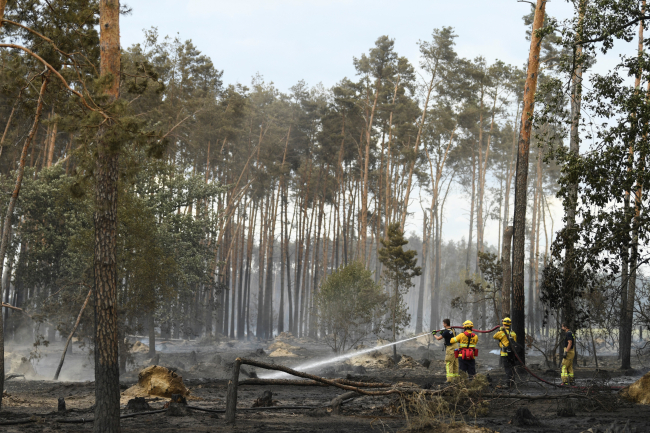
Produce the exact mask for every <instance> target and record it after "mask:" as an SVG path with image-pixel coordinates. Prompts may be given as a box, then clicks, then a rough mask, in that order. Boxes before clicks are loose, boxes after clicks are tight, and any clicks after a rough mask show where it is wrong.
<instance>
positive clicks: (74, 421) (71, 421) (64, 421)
mask: <svg viewBox="0 0 650 433" xmlns="http://www.w3.org/2000/svg"><path fill="white" fill-rule="evenodd" d="M163 412H167V409H159V410H152V411H149V412H136V413H129V414H125V415H120V419H124V418H133V417H135V416H142V415H154V414H157V413H163ZM54 421H56V422H58V423H62V424H85V423H87V422H94V421H95V419H94V418H88V419H86V418H81V419H55V420H54Z"/></svg>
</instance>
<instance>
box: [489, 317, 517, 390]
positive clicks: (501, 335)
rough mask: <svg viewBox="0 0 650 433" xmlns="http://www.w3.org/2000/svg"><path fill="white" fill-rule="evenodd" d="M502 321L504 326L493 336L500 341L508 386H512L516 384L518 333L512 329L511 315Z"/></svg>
mask: <svg viewBox="0 0 650 433" xmlns="http://www.w3.org/2000/svg"><path fill="white" fill-rule="evenodd" d="M501 323H502V325H503V326H501V328H500V329H499V332H497V333H496V334H494V336H493V337H492V338H494V339H495V340H497V341H498V342H499V348H500V349H501V359H503V368H504V369H505V372H506V381H507V386H508V388H510V387H511V386H513V385H514V384H515V370H514V367H515V352H514V347H513V344H514V343H515V342H516V341H517V334H515V333H514V332H513V331H512V330H511V329H510V326H511V325H512V320H510V318H509V317H506V318H505V319H503V321H502V322H501Z"/></svg>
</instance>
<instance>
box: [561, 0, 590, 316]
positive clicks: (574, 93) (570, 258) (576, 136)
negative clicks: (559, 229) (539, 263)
mask: <svg viewBox="0 0 650 433" xmlns="http://www.w3.org/2000/svg"><path fill="white" fill-rule="evenodd" d="M586 6H587V0H581V1H580V5H579V8H580V11H579V14H580V17H579V20H580V28H578V42H579V40H580V39H581V34H582V28H581V27H582V22H583V20H584V14H585V7H586ZM575 56H576V59H575V62H576V69H575V71H574V73H573V77H572V78H571V87H572V89H571V133H570V138H569V152H570V153H571V156H572V157H573V158H578V157H579V156H580V131H579V128H580V108H581V101H582V62H583V59H582V45H576V53H575ZM568 196H569V200H568V203H567V204H566V205H565V208H566V228H565V231H566V235H565V236H566V239H567V240H566V243H567V246H566V259H565V262H564V270H563V271H564V276H563V278H564V281H563V286H564V289H565V290H568V291H569V293H572V292H574V290H575V288H574V285H575V283H574V279H575V278H574V273H575V262H574V256H575V248H574V244H575V224H576V208H577V205H578V182H577V179H576V180H575V181H573V182H571V183H570V184H569V194H568ZM569 297H570V298H571V299H573V296H571V295H570V294H569ZM573 310H574V308H573V302H570V303H566V305H565V306H564V308H563V310H562V319H563V321H566V322H568V323H567V325H569V328H570V329H575V323H574V320H573V318H574V316H575V314H574V311H573Z"/></svg>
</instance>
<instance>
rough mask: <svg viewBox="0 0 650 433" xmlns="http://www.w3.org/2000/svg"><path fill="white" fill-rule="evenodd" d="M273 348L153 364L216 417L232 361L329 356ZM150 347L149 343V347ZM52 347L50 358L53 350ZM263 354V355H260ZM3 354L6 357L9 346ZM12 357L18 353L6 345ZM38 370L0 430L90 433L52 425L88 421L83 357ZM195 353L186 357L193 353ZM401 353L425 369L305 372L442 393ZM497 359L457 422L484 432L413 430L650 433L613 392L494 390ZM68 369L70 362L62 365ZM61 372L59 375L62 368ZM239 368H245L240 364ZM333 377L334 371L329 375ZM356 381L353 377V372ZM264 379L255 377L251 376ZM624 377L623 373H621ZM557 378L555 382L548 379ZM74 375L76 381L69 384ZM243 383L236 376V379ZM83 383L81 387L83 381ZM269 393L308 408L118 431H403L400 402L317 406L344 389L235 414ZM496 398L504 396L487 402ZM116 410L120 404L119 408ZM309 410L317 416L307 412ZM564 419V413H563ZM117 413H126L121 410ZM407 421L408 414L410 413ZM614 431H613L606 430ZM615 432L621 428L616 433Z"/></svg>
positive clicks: (535, 386) (252, 392)
mask: <svg viewBox="0 0 650 433" xmlns="http://www.w3.org/2000/svg"><path fill="white" fill-rule="evenodd" d="M271 343H272V342H270V341H269V342H266V343H265V344H262V343H252V342H251V343H244V344H241V343H238V344H233V343H232V342H225V343H223V342H222V343H219V344H207V345H206V344H204V345H201V344H198V343H183V344H177V343H174V344H172V343H169V344H167V345H165V346H164V347H163V346H161V349H162V353H161V354H160V359H159V360H158V361H159V365H164V366H168V367H172V368H175V369H177V372H178V373H179V374H181V375H182V376H183V378H184V381H185V384H186V385H187V386H188V388H190V390H191V397H190V398H189V399H188V404H190V405H192V406H195V407H200V408H205V409H216V410H222V409H224V408H225V397H226V390H227V379H228V378H229V376H230V366H231V363H232V361H233V360H234V358H235V357H237V356H242V357H250V358H254V359H257V360H260V361H263V362H270V363H276V364H282V365H287V366H296V365H300V364H301V363H304V362H305V361H309V360H312V359H323V358H326V357H331V356H332V354H331V352H330V351H329V350H328V349H327V348H326V347H322V346H319V345H316V344H314V343H311V342H309V341H306V340H294V341H291V344H292V345H294V346H295V347H301V349H298V350H293V352H294V353H296V354H299V356H298V357H294V358H273V357H269V356H268V354H269V353H270V352H271V350H269V349H268V346H269V344H271ZM157 348H158V346H157ZM57 349H59V351H57ZM259 349H262V350H263V351H264V352H263V353H262V352H259ZM8 350H12V348H9V349H8ZM13 350H15V351H19V350H20V348H13ZM49 350H50V352H51V353H46V354H45V355H47V356H45V357H44V358H42V359H41V360H40V361H39V363H37V364H36V365H35V369H36V372H37V373H38V375H39V376H37V377H36V378H35V379H32V380H24V379H22V378H15V379H11V380H8V381H6V382H5V392H6V394H5V397H4V398H3V407H2V409H3V411H2V412H0V423H2V422H6V421H10V420H16V419H20V420H22V419H27V418H29V417H35V418H33V419H34V420H35V421H36V422H32V423H30V424H22V425H14V426H1V425H0V431H6V432H49V431H55V430H56V431H66V432H67V431H70V432H77V431H90V430H91V429H92V424H91V423H87V422H86V423H84V424H68V423H59V422H56V420H57V419H68V420H81V419H89V418H91V419H92V417H93V411H92V408H91V406H92V405H93V404H94V384H93V383H92V382H90V381H88V380H86V379H88V378H91V377H92V370H89V369H90V367H89V366H90V365H92V362H89V356H88V353H87V352H84V351H82V350H78V349H77V348H75V350H74V351H73V354H72V355H70V358H69V359H68V358H66V365H65V366H64V369H63V370H64V373H66V374H63V375H62V378H63V379H64V380H65V382H54V381H52V380H49V379H47V377H51V371H50V370H52V369H53V366H55V365H56V363H57V362H58V358H59V356H60V348H59V347H58V346H57V345H56V344H54V345H51V347H50V348H49ZM192 352H194V353H192ZM399 353H400V354H405V355H408V356H411V357H412V358H413V359H414V360H421V359H423V358H428V359H431V366H430V367H429V368H428V369H427V368H424V367H423V366H421V365H419V364H416V363H414V362H405V363H402V365H397V366H392V367H387V368H386V367H381V366H372V365H369V366H368V367H367V368H366V371H365V372H363V371H360V370H359V369H358V368H357V370H353V367H351V366H346V365H344V364H343V363H335V364H329V365H327V367H330V368H328V369H325V367H321V368H317V369H315V370H312V371H311V372H312V373H314V374H323V375H325V374H327V375H328V376H329V377H343V378H345V377H348V378H351V379H354V380H362V381H381V382H393V383H397V382H412V383H415V384H417V385H419V386H423V387H426V388H431V387H432V388H434V389H435V388H437V387H444V386H445V384H444V380H445V378H444V367H443V353H442V351H441V350H440V348H439V347H438V346H437V345H431V346H430V347H429V349H428V350H426V347H423V346H422V345H418V344H411V345H406V344H405V345H404V347H400V350H399ZM498 358H499V357H498V356H495V355H493V354H489V353H488V351H487V350H485V351H483V352H481V354H480V356H479V366H478V370H479V373H481V374H484V375H486V376H488V377H489V380H490V381H491V384H490V386H489V387H488V389H486V390H485V392H486V393H489V394H490V395H491V396H492V397H490V398H489V399H487V405H488V406H487V411H486V414H484V415H481V416H474V417H473V416H470V415H465V416H464V417H462V416H460V417H458V418H457V420H463V421H465V422H466V423H467V424H469V425H470V426H477V427H483V428H485V429H484V430H476V429H475V430H462V429H451V428H448V427H425V428H423V429H421V430H419V431H430V432H434V431H436V432H438V431H440V432H442V431H457V432H459V433H460V432H470V431H476V432H479V431H482V432H489V431H497V432H501V433H510V432H562V433H565V432H585V431H588V430H589V429H591V431H592V432H597V431H605V428H606V427H607V426H611V425H612V423H616V425H618V426H623V425H625V423H628V422H629V427H630V430H627V431H630V432H634V431H636V432H650V411H649V410H648V408H647V406H640V405H634V404H631V403H627V402H624V401H622V400H620V399H619V398H618V394H617V392H616V391H614V392H605V393H601V394H599V395H598V396H597V398H598V401H599V402H600V403H598V402H594V401H592V400H587V399H584V398H571V397H570V396H569V394H572V393H574V394H582V395H584V394H583V393H581V392H580V391H579V390H564V389H558V388H553V387H549V386H546V385H541V384H540V383H539V382H538V381H537V380H536V379H534V378H532V377H531V376H529V375H527V374H525V373H522V375H521V376H520V377H519V380H518V385H517V389H515V390H513V391H511V392H509V393H507V392H505V391H502V390H500V389H497V388H496V385H498V383H499V382H500V381H501V380H502V379H503V373H502V372H501V370H500V369H499V367H498ZM149 361H150V360H149V359H148V356H147V354H146V353H137V354H134V363H135V364H134V365H132V366H130V367H129V368H130V370H131V371H129V372H128V373H127V374H126V375H123V376H122V379H121V380H122V388H124V389H126V388H128V387H129V386H131V385H133V384H134V383H136V382H137V371H139V369H140V368H141V367H142V366H145V365H148V364H149ZM68 362H69V364H68ZM528 363H529V365H531V366H539V365H541V357H539V356H537V357H536V356H534V355H532V354H531V355H529V356H528ZM579 364H580V365H579V366H576V379H577V381H578V385H580V386H586V385H589V384H597V385H611V386H622V385H625V384H629V383H632V382H633V381H635V380H636V379H638V378H639V377H640V376H641V375H642V374H643V373H644V372H645V370H644V369H643V367H642V366H641V365H636V366H635V368H636V371H634V372H629V371H628V372H621V371H620V370H617V369H616V367H615V366H616V364H617V361H616V358H615V356H610V357H600V358H599V367H600V369H599V370H596V369H595V366H594V365H592V364H591V363H589V362H588V363H587V364H586V365H583V362H582V361H580V362H579ZM66 366H67V367H68V369H66ZM244 368H245V369H247V370H248V371H250V370H254V369H251V368H250V367H244ZM332 370H334V371H332ZM360 372H361V373H362V374H359V373H360ZM534 372H535V373H536V374H538V375H540V376H543V377H544V378H546V379H549V380H551V381H556V382H558V381H559V374H558V373H559V372H558V371H557V370H552V369H540V368H537V369H536V370H534ZM257 373H258V374H259V375H260V376H262V377H263V371H261V370H259V369H257ZM626 374H627V375H626ZM554 376H557V377H554ZM75 377H78V378H79V380H78V381H75V380H74V379H75ZM242 379H244V377H242ZM84 380H85V381H84ZM266 390H269V391H271V392H272V393H273V400H274V404H275V405H276V406H310V407H314V409H293V410H263V411H255V412H253V411H246V412H244V411H241V412H238V414H237V423H236V425H235V426H227V425H225V422H224V415H223V414H222V413H219V414H215V413H207V412H198V411H192V414H191V415H190V416H186V417H171V416H167V414H166V413H160V414H154V415H144V416H138V417H134V418H128V419H123V420H122V430H123V431H124V432H147V431H149V432H181V431H183V432H222V431H223V432H231V431H232V432H253V431H255V432H258V431H259V432H266V431H278V432H370V431H378V432H397V431H407V420H406V418H405V416H404V413H403V411H402V410H400V407H399V405H400V403H399V400H398V399H397V398H396V397H394V396H383V397H372V396H362V397H358V398H356V399H353V400H351V401H347V402H345V403H344V404H343V406H342V413H341V414H340V415H332V414H329V413H328V412H327V411H326V410H325V409H324V408H323V407H324V406H325V405H327V403H328V402H329V401H331V400H332V399H333V398H335V397H336V396H338V395H340V394H342V393H344V392H345V391H343V390H340V389H335V388H325V387H313V386H306V387H302V386H300V387H297V386H255V385H243V386H241V387H240V389H239V398H238V408H251V407H252V405H253V402H254V401H255V399H257V398H259V397H261V396H262V394H263V392H264V391H266ZM499 393H503V394H504V395H505V396H508V397H503V398H500V397H496V395H497V394H499ZM549 395H550V396H557V398H555V399H552V400H542V399H537V400H525V399H521V398H510V397H511V396H518V397H519V396H521V397H523V398H529V397H531V396H533V397H540V396H549ZM59 397H64V398H65V401H66V405H67V408H68V412H67V413H65V414H63V415H60V414H58V413H57V412H56V410H57V400H58V398H59ZM167 401H168V400H167V399H162V398H151V399H149V401H148V403H149V405H150V407H151V409H152V410H156V409H161V408H162V407H163V406H164V405H165V403H166V402H167ZM123 403H124V402H123ZM317 407H318V409H316V408H317ZM519 408H528V409H529V410H530V412H531V413H532V414H533V416H534V417H535V418H536V419H537V422H538V423H537V425H533V426H517V425H516V423H513V421H512V420H513V417H514V416H515V412H516V411H517V409H519ZM567 408H571V409H572V411H571V410H569V411H568V412H569V413H565V414H564V415H571V413H570V412H573V413H574V415H573V416H558V411H560V409H562V410H565V409H567ZM565 412H567V411H566V410H565ZM123 413H124V414H126V413H128V412H127V411H126V409H124V410H123ZM410 417H411V418H409V419H410V420H412V419H413V418H412V417H413V414H411V415H410ZM614 431H616V430H614ZM621 431H623V430H621Z"/></svg>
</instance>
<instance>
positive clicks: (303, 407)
mask: <svg viewBox="0 0 650 433" xmlns="http://www.w3.org/2000/svg"><path fill="white" fill-rule="evenodd" d="M321 407H322V406H266V407H240V408H238V409H237V410H238V411H249V412H260V411H265V410H296V409H320V408H321ZM187 408H188V409H192V410H198V411H201V412H210V413H225V412H226V409H204V408H202V407H196V406H187Z"/></svg>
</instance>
